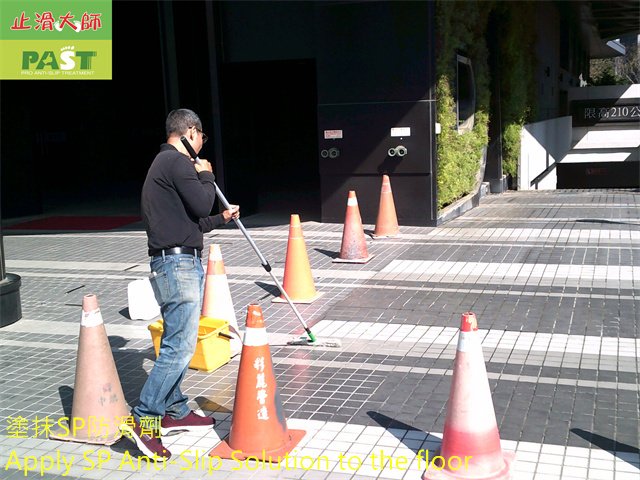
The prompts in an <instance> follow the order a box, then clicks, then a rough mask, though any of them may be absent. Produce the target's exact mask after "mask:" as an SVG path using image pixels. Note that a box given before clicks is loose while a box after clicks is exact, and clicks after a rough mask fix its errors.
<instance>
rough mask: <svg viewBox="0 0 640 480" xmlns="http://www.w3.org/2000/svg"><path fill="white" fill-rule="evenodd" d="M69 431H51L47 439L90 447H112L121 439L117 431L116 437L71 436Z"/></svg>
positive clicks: (120, 434)
mask: <svg viewBox="0 0 640 480" xmlns="http://www.w3.org/2000/svg"><path fill="white" fill-rule="evenodd" d="M70 430H71V429H69V430H65V429H62V428H60V429H55V430H51V433H49V439H51V440H60V441H63V442H76V443H89V444H91V445H113V444H114V443H116V442H118V441H120V439H121V438H122V433H121V432H120V431H119V430H118V433H117V434H116V435H103V436H99V437H98V436H95V435H93V436H88V437H85V436H83V435H82V436H81V435H75V436H74V435H72V434H71V431H70Z"/></svg>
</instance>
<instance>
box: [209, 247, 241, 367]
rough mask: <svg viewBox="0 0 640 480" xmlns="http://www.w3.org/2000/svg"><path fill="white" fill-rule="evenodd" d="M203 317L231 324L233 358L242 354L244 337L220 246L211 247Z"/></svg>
mask: <svg viewBox="0 0 640 480" xmlns="http://www.w3.org/2000/svg"><path fill="white" fill-rule="evenodd" d="M202 316H203V317H209V318H216V319H218V320H226V321H227V322H229V335H230V336H231V340H230V342H231V344H230V347H231V357H234V356H235V355H237V354H238V353H240V351H241V350H242V340H241V339H242V337H241V334H240V329H239V328H238V321H237V320H236V312H235V310H234V309H233V301H232V300H231V291H230V290H229V282H228V280H227V272H226V270H225V268H224V261H223V260H222V252H221V251H220V247H219V246H218V245H210V246H209V261H208V263H207V277H206V280H205V284H204V297H203V299H202Z"/></svg>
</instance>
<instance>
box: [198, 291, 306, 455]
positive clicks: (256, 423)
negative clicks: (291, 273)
mask: <svg viewBox="0 0 640 480" xmlns="http://www.w3.org/2000/svg"><path fill="white" fill-rule="evenodd" d="M306 433H307V432H305V431H304V430H290V429H288V428H287V421H286V419H285V418H284V410H283V407H282V400H281V399H280V393H279V391H278V386H277V385H276V378H275V376H274V374H273V365H272V363H271V351H270V349H269V341H268V340H267V331H266V329H265V327H264V318H263V317H262V309H261V308H260V307H259V306H258V305H256V304H254V303H252V304H251V305H249V308H248V311H247V328H246V330H245V332H244V346H243V347H242V355H241V357H240V366H239V368H238V380H237V382H236V397H235V401H234V403H233V414H232V415H231V431H230V432H229V436H228V437H227V438H226V439H225V440H224V441H222V442H221V443H219V444H218V445H217V446H216V447H215V448H214V449H213V450H211V452H210V453H209V455H210V456H212V457H220V458H232V455H233V458H234V459H239V460H244V459H246V458H248V457H256V458H258V459H259V460H262V461H263V462H271V463H279V462H280V461H281V458H282V459H283V456H284V455H285V454H286V453H289V452H291V451H292V450H293V449H294V448H295V447H296V445H297V444H298V443H299V442H300V440H302V438H303V437H304V436H305V435H306Z"/></svg>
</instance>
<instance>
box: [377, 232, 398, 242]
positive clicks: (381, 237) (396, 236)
mask: <svg viewBox="0 0 640 480" xmlns="http://www.w3.org/2000/svg"><path fill="white" fill-rule="evenodd" d="M371 238H373V239H374V240H393V239H396V238H402V235H400V234H399V233H397V234H395V235H376V234H375V233H372V234H371Z"/></svg>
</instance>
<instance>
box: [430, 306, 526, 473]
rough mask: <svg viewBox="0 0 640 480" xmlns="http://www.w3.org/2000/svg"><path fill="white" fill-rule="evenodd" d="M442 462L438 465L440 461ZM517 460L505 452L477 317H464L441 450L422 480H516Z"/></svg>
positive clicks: (468, 314)
mask: <svg viewBox="0 0 640 480" xmlns="http://www.w3.org/2000/svg"><path fill="white" fill-rule="evenodd" d="M438 460H439V461H438ZM514 460H515V454H513V453H506V452H503V451H502V447H501V446H500V436H499V434H498V426H497V423H496V414H495V412H494V410H493V402H492V401H491V391H490V389H489V380H488V378H487V370H486V368H485V365H484V357H483V356H482V346H481V345H480V338H479V336H478V323H477V321H476V316H475V315H474V314H473V313H464V314H463V315H462V325H461V326H460V337H459V338H458V351H457V352H456V359H455V361H454V366H453V378H452V380H451V391H450V393H449V404H448V405H447V417H446V420H445V424H444V434H443V436H442V446H441V447H440V451H439V452H438V456H437V457H435V458H434V459H433V463H432V464H429V463H428V460H427V469H426V470H425V472H424V475H423V476H422V478H423V479H424V480H440V479H447V480H449V479H451V480H453V479H482V480H503V479H509V478H511V474H512V470H513V464H514Z"/></svg>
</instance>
